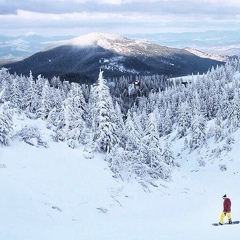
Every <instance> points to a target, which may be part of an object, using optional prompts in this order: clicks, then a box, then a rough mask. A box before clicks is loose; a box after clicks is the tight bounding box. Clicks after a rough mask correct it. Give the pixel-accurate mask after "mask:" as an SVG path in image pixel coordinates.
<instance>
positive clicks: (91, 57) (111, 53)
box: [3, 33, 224, 82]
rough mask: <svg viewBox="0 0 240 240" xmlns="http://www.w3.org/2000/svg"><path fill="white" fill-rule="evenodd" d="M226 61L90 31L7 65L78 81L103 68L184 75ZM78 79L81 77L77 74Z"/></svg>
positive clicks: (118, 73) (125, 72)
mask: <svg viewBox="0 0 240 240" xmlns="http://www.w3.org/2000/svg"><path fill="white" fill-rule="evenodd" d="M220 64H224V62H221V61H216V60H212V59H203V58H201V57H199V56H196V55H194V54H192V53H190V52H188V51H186V50H184V49H177V48H169V47H165V46H161V45H158V44H154V43H150V42H147V41H140V40H133V39H129V38H125V37H122V36H120V35H113V34H104V33H90V34H86V35H83V36H80V37H77V38H73V39H70V40H66V41H63V42H60V43H58V44H56V45H52V46H51V47H49V48H45V49H44V50H42V51H40V52H37V53H35V54H34V55H32V56H30V57H28V58H25V59H23V60H22V61H18V62H14V63H12V64H6V65H3V66H4V67H6V68H9V71H10V72H12V73H14V72H16V73H17V74H25V75H26V74H29V72H30V71H32V73H33V75H35V76H36V75H39V74H42V75H44V76H46V77H53V76H56V75H58V76H60V77H62V79H65V80H71V79H69V78H68V75H69V74H70V75H76V76H79V78H82V79H78V80H77V81H79V82H81V81H83V80H84V81H86V82H88V81H91V80H92V81H93V79H94V77H95V76H96V75H97V73H98V71H99V68H102V69H104V70H105V75H106V76H108V77H119V76H123V75H128V76H129V75H134V74H139V75H154V74H161V75H168V76H183V75H189V74H192V73H193V74H197V73H203V72H206V71H207V70H208V69H210V68H211V67H212V66H214V67H215V66H217V65H220ZM77 78H78V77H77Z"/></svg>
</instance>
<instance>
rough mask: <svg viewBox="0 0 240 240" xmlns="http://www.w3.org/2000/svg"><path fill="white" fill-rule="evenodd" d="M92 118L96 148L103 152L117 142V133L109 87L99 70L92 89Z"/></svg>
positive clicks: (107, 150)
mask: <svg viewBox="0 0 240 240" xmlns="http://www.w3.org/2000/svg"><path fill="white" fill-rule="evenodd" d="M91 98H92V103H91V111H92V120H93V130H94V136H93V137H94V139H93V140H94V141H95V143H96V147H97V149H98V150H103V151H105V152H109V151H111V148H112V147H113V146H114V145H115V144H116V143H118V142H119V136H118V135H117V125H116V122H117V119H116V111H115V109H114V105H113V102H112V97H111V96H110V91H109V87H108V86H107V84H106V80H105V79H104V78H103V72H102V71H101V70H100V73H99V78H98V82H97V84H96V85H95V86H94V87H93V89H92V96H91Z"/></svg>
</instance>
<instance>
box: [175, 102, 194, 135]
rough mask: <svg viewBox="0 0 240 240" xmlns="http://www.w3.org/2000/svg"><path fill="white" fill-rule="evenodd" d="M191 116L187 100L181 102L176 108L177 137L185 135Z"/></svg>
mask: <svg viewBox="0 0 240 240" xmlns="http://www.w3.org/2000/svg"><path fill="white" fill-rule="evenodd" d="M190 122H191V116H190V110H189V108H188V106H187V102H183V103H182V104H181V105H180V107H179V110H178V122H177V136H178V137H179V138H182V137H185V136H186V135H187V131H188V129H189V127H190Z"/></svg>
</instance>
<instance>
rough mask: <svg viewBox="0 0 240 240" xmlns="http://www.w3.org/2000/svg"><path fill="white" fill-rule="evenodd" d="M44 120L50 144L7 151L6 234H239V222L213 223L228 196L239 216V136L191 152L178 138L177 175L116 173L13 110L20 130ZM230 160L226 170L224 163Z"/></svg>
mask: <svg viewBox="0 0 240 240" xmlns="http://www.w3.org/2000/svg"><path fill="white" fill-rule="evenodd" d="M25 125H28V126H37V127H38V128H39V131H40V133H41V134H42V137H43V139H44V140H45V141H47V142H48V145H49V148H41V147H38V148H37V147H34V146H30V145H28V144H26V143H24V142H21V141H19V140H18V139H15V140H14V141H12V142H11V145H10V146H8V147H1V152H0V188H1V198H0V206H1V214H0V239H3V240H15V239H17V240H33V239H34V240H42V239H49V240H59V239H61V240H76V239H84V240H93V239H94V240H95V239H108V240H123V239H124V240H125V239H127V240H136V239H138V240H146V239H152V240H159V239H161V240H169V239H171V240H185V239H189V240H196V239H198V240H202V239H204V240H212V239H226V238H229V239H236V237H237V236H238V234H239V225H235V226H223V227H213V226H212V225H211V223H212V222H218V219H219V215H220V213H221V211H222V196H223V194H225V193H226V194H228V195H229V197H230V198H231V200H232V203H233V207H232V218H233V220H240V217H239V216H240V201H239V199H240V193H239V191H238V183H239V180H240V162H239V150H238V149H239V142H240V131H237V132H236V133H235V143H234V144H232V151H230V152H224V151H223V152H222V155H221V156H220V157H216V156H215V155H214V149H216V148H217V147H220V146H217V145H216V144H215V143H213V142H212V143H211V142H209V143H208V147H207V148H206V147H203V148H202V149H201V150H196V151H193V152H192V153H189V152H188V151H186V150H184V147H183V146H184V142H183V140H178V141H175V142H174V144H173V151H174V154H175V157H176V161H177V162H178V163H179V164H180V165H181V167H176V168H175V170H174V173H173V176H172V179H171V181H168V182H165V181H163V180H158V181H156V182H152V184H151V183H149V182H146V181H144V180H140V179H135V178H131V179H128V180H127V179H123V180H122V179H116V178H113V177H112V173H111V171H110V170H109V168H108V166H107V162H105V161H104V156H103V155H101V154H97V153H95V155H94V157H93V158H88V157H87V156H86V153H85V152H84V149H83V148H81V147H79V148H77V149H71V148H69V147H67V145H66V144H65V143H55V142H53V140H52V138H51V131H50V130H49V129H47V128H46V123H45V122H44V121H42V120H40V119H38V120H29V119H28V118H27V117H26V116H25V115H24V114H21V115H19V114H17V113H15V115H14V130H15V131H17V130H19V129H20V128H22V127H23V126H25ZM222 165H225V166H226V171H221V170H220V166H222Z"/></svg>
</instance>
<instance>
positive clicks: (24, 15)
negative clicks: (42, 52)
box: [0, 0, 240, 35]
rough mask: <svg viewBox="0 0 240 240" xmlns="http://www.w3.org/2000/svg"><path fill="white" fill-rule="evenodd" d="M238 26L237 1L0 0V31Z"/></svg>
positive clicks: (59, 32) (73, 32) (239, 9)
mask: <svg viewBox="0 0 240 240" xmlns="http://www.w3.org/2000/svg"><path fill="white" fill-rule="evenodd" d="M207 30H240V0H147V1H142V0H0V34H11V35H18V34H26V33H28V32H36V33H39V34H45V35H82V34H85V33H89V32H106V33H117V34H130V33H157V32H160V33H162V32H192V31H194V32H195V31H207Z"/></svg>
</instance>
